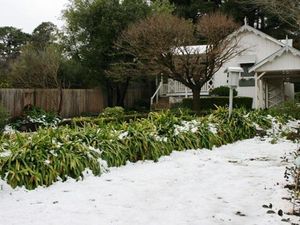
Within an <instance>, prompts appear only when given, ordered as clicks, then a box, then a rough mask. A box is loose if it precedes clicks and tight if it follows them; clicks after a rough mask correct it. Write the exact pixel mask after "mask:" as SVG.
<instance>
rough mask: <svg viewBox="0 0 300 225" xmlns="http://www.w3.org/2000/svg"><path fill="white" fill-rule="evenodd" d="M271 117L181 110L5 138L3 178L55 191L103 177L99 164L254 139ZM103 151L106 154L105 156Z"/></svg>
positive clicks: (0, 163)
mask: <svg viewBox="0 0 300 225" xmlns="http://www.w3.org/2000/svg"><path fill="white" fill-rule="evenodd" d="M266 113H267V111H262V110H261V111H251V112H248V111H246V110H245V109H234V110H233V113H232V116H231V117H230V118H228V116H229V115H228V110H227V109H226V108H222V107H219V108H217V110H216V111H215V112H214V113H212V114H210V115H208V116H205V117H197V116H194V115H191V114H189V113H187V112H185V111H181V110H179V111H178V112H177V114H174V113H172V112H171V111H169V110H167V111H162V112H154V113H150V114H149V116H148V118H141V119H135V120H132V121H130V122H122V123H117V122H111V123H107V122H104V121H105V120H103V119H99V124H97V125H95V124H84V125H83V126H82V127H77V126H74V127H72V128H70V127H59V128H47V129H44V128H43V129H39V130H38V131H37V132H35V133H26V134H24V133H16V134H15V135H12V136H2V137H1V138H0V176H1V178H2V179H4V180H6V181H7V183H8V184H10V185H11V186H12V187H16V186H22V185H24V186H25V187H26V188H27V189H34V188H36V187H37V186H49V185H51V184H52V183H53V182H55V181H57V180H63V181H64V180H66V179H67V178H68V177H72V178H75V179H80V178H81V177H82V176H83V171H84V170H85V169H90V170H91V171H92V172H93V173H94V174H95V175H99V174H100V172H101V167H100V164H99V160H100V159H102V160H105V161H106V162H107V164H108V166H110V167H111V166H121V165H125V164H126V162H127V161H131V162H136V161H138V160H154V161H157V160H158V159H159V157H161V156H163V155H169V154H170V153H171V152H172V151H173V150H177V151H183V150H185V149H197V148H207V149H212V148H213V147H214V146H220V145H222V144H228V143H231V142H234V141H237V140H242V139H245V138H251V137H253V136H255V134H256V126H257V125H259V126H261V127H265V128H269V127H270V126H271V122H272V121H271V120H272V118H270V117H267V116H266ZM99 149H101V152H100V150H99Z"/></svg>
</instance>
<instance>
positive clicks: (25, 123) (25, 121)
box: [9, 106, 61, 131]
mask: <svg viewBox="0 0 300 225" xmlns="http://www.w3.org/2000/svg"><path fill="white" fill-rule="evenodd" d="M60 121H61V119H60V118H59V117H58V116H57V114H56V113H54V112H46V111H44V110H43V109H40V108H37V107H34V106H28V107H27V108H25V109H24V111H23V114H22V116H20V117H16V118H12V119H11V121H10V123H9V126H11V127H12V128H13V129H16V130H19V131H35V130H37V129H38V128H39V127H56V126H57V125H58V124H59V122H60Z"/></svg>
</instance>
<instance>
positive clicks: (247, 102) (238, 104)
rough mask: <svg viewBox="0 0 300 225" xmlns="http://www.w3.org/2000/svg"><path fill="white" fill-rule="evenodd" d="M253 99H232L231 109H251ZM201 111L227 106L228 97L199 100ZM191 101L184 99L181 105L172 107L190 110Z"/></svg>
mask: <svg viewBox="0 0 300 225" xmlns="http://www.w3.org/2000/svg"><path fill="white" fill-rule="evenodd" d="M252 102H253V99H252V98H250V97H234V99H233V107H234V108H245V109H252ZM200 104H201V109H203V110H209V109H216V106H218V107H220V106H223V107H225V106H228V104H229V97H224V96H222V97H206V98H201V99H200ZM192 105H193V99H191V98H185V99H183V100H182V102H181V103H177V104H175V105H174V107H175V108H188V109H192Z"/></svg>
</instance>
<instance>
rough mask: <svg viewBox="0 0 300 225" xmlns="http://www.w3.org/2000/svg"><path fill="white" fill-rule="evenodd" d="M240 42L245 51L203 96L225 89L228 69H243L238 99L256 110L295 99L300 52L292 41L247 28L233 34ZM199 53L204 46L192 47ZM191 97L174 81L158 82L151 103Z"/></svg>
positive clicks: (232, 60)
mask: <svg viewBox="0 0 300 225" xmlns="http://www.w3.org/2000/svg"><path fill="white" fill-rule="evenodd" d="M233 36H235V37H237V38H238V39H239V48H240V49H245V51H243V52H242V53H241V54H240V55H238V56H236V57H234V58H232V59H231V60H230V61H228V62H227V63H226V64H224V65H223V67H222V68H221V69H220V70H219V71H218V72H217V73H216V74H215V75H214V77H213V78H212V80H210V81H209V82H208V83H206V84H205V85H204V87H203V88H202V90H201V95H208V94H209V90H210V89H212V88H215V87H219V86H226V85H227V83H228V77H227V74H226V73H225V71H226V68H228V67H241V68H242V69H243V71H244V72H242V73H241V75H240V77H239V85H238V87H237V91H238V96H247V97H252V98H253V107H254V108H269V107H272V106H275V105H277V104H279V103H281V102H283V101H285V100H288V99H293V98H294V84H293V82H296V81H297V79H299V80H300V51H299V50H297V49H295V48H293V47H292V44H293V41H292V40H290V39H285V40H277V39H275V38H273V37H271V36H269V35H267V34H265V33H263V32H261V31H259V30H257V29H255V28H253V27H251V26H249V25H248V24H247V23H246V22H245V25H244V26H242V27H241V28H239V29H238V30H237V31H235V32H234V33H233V34H231V37H233ZM191 48H196V49H197V51H198V50H199V49H200V50H201V49H203V48H204V49H205V46H191ZM190 96H192V92H191V90H190V89H189V88H187V87H185V86H184V85H183V84H181V83H179V82H178V81H175V80H172V79H166V80H162V81H161V82H157V90H156V92H155V93H154V95H153V96H152V98H151V102H153V101H154V100H155V99H157V100H158V98H159V97H165V98H167V99H168V100H169V102H170V103H174V102H178V101H180V100H181V99H183V98H186V97H190Z"/></svg>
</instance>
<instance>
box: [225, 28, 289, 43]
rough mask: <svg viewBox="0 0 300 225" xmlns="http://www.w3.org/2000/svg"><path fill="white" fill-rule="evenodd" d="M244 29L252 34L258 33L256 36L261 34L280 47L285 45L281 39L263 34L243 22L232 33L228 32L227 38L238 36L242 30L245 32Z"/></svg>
mask: <svg viewBox="0 0 300 225" xmlns="http://www.w3.org/2000/svg"><path fill="white" fill-rule="evenodd" d="M245 31H248V32H253V33H254V34H256V35H258V36H261V37H262V38H265V39H267V40H270V41H272V42H274V43H276V44H278V45H279V46H282V47H284V46H286V44H285V43H283V42H282V41H280V40H277V39H276V38H273V37H271V36H270V35H268V34H265V33H264V32H262V31H260V30H257V29H255V28H254V27H251V26H249V25H248V24H245V25H243V26H242V27H240V28H239V29H238V30H236V31H235V32H233V33H232V34H230V35H229V36H228V38H229V39H232V38H233V37H236V36H238V35H239V34H240V33H243V32H245Z"/></svg>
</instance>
